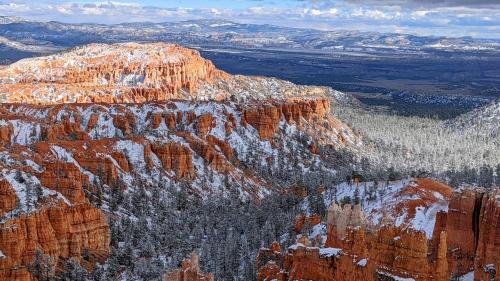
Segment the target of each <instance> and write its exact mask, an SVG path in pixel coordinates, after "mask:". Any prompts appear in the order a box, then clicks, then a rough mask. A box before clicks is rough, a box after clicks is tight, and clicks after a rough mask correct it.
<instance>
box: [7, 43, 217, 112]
mask: <svg viewBox="0 0 500 281" xmlns="http://www.w3.org/2000/svg"><path fill="white" fill-rule="evenodd" d="M225 76H227V75H226V74H225V73H223V72H222V71H219V70H217V69H216V68H215V67H214V65H213V64H212V62H210V61H208V60H205V59H203V58H202V57H201V56H200V55H199V53H198V52H197V51H194V50H190V49H186V48H182V47H180V46H177V45H172V44H165V43H154V44H136V43H123V44H114V45H105V44H93V45H88V46H84V47H80V48H76V49H74V50H72V51H69V52H67V53H64V54H56V55H52V56H49V57H42V58H35V59H25V60H22V61H19V62H17V63H15V64H13V65H10V66H9V67H7V68H5V69H2V70H1V71H0V81H2V83H1V85H0V89H1V90H0V92H2V93H3V95H2V96H3V97H4V99H5V101H6V102H31V103H44V104H46V103H66V102H79V103H84V102H107V103H116V102H148V101H164V100H167V99H171V98H175V97H182V96H184V95H187V96H189V95H190V94H193V93H195V92H196V90H197V88H198V86H199V85H200V83H201V82H202V81H203V82H210V81H213V79H216V78H222V77H225Z"/></svg>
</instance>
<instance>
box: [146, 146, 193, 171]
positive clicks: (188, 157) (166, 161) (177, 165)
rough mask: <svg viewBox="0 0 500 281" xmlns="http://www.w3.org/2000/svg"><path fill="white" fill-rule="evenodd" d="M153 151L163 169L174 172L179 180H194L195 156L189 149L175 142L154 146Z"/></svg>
mask: <svg viewBox="0 0 500 281" xmlns="http://www.w3.org/2000/svg"><path fill="white" fill-rule="evenodd" d="M151 149H152V151H153V152H154V153H155V154H156V155H157V156H158V158H159V159H160V161H161V163H162V164H163V168H164V169H165V170H168V171H174V172H175V174H176V175H177V176H178V177H179V178H192V177H194V175H195V172H194V168H193V156H192V154H191V150H189V148H187V147H185V146H183V145H181V144H179V143H175V142H169V143H166V144H153V145H152V146H151Z"/></svg>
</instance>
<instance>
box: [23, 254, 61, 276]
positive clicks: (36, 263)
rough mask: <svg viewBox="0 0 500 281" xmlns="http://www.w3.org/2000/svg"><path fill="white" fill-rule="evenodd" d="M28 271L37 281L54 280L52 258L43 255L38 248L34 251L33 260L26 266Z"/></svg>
mask: <svg viewBox="0 0 500 281" xmlns="http://www.w3.org/2000/svg"><path fill="white" fill-rule="evenodd" d="M28 271H29V272H30V273H31V275H33V277H35V278H37V280H39V281H54V280H55V279H56V276H55V270H54V267H53V262H52V258H51V257H50V256H46V255H44V253H43V252H42V250H40V249H39V248H37V249H36V250H35V259H34V260H33V262H31V263H30V264H29V265H28Z"/></svg>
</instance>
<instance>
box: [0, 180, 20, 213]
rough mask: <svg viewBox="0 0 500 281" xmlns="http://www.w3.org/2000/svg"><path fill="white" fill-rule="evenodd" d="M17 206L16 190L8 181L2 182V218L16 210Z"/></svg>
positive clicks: (0, 201) (0, 198) (0, 187)
mask: <svg viewBox="0 0 500 281" xmlns="http://www.w3.org/2000/svg"><path fill="white" fill-rule="evenodd" d="M16 205H17V196H16V192H15V190H14V189H13V188H12V186H11V185H10V183H9V182H8V181H6V180H0V217H3V216H4V215H5V214H6V213H8V212H10V211H12V210H14V209H15V208H16Z"/></svg>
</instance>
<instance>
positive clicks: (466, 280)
mask: <svg viewBox="0 0 500 281" xmlns="http://www.w3.org/2000/svg"><path fill="white" fill-rule="evenodd" d="M458 280H459V281H474V271H471V272H469V273H467V274H465V275H462V276H460V277H459V278H458Z"/></svg>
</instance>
